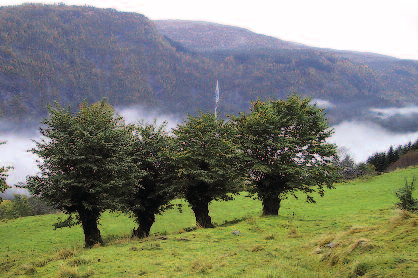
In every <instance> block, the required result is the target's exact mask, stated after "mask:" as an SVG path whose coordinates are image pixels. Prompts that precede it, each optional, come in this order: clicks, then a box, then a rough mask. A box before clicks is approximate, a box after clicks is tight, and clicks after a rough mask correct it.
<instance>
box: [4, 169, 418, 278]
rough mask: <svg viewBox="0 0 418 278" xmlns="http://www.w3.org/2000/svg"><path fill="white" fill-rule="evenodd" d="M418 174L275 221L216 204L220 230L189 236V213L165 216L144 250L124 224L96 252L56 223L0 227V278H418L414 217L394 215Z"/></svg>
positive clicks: (109, 229)
mask: <svg viewBox="0 0 418 278" xmlns="http://www.w3.org/2000/svg"><path fill="white" fill-rule="evenodd" d="M417 174H418V168H414V169H407V170H402V171H397V172H393V173H390V174H385V175H382V176H378V177H375V178H372V179H370V180H367V181H364V180H363V181H362V180H359V181H355V182H352V183H347V184H340V185H338V186H337V189H335V190H332V191H328V192H327V194H326V196H325V197H324V198H321V199H318V203H317V204H316V205H309V204H306V203H305V202H304V200H303V199H302V198H301V199H300V200H297V201H295V200H294V199H289V200H286V201H285V202H283V206H282V209H281V212H280V216H279V217H259V213H260V210H261V204H260V202H259V201H254V200H251V199H248V198H244V197H238V198H237V199H236V200H235V201H233V202H226V203H223V202H220V203H215V204H213V205H212V206H211V214H212V215H213V219H214V222H215V223H217V224H218V227H217V228H216V229H208V230H193V229H189V228H190V227H193V223H194V220H193V215H192V213H191V211H190V210H189V209H185V211H184V212H183V214H179V213H178V212H177V211H169V212H167V213H165V214H164V215H163V216H160V217H159V218H158V219H157V222H156V223H155V225H154V227H153V229H152V232H153V233H154V234H155V235H154V236H152V237H151V238H149V239H146V240H132V239H130V238H129V233H130V231H131V230H132V228H133V227H134V226H135V225H134V223H133V222H132V221H131V220H130V219H129V218H127V217H126V216H117V215H115V214H106V215H104V216H103V217H102V221H101V222H102V226H101V231H102V234H103V236H104V239H105V241H106V242H107V244H106V245H105V246H104V247H100V246H98V247H95V248H92V249H83V248H82V243H83V235H82V231H81V228H80V227H76V228H71V229H61V230H57V231H53V230H52V226H51V225H52V223H53V222H54V221H55V219H56V217H57V216H56V215H47V216H37V217H27V218H21V219H17V220H14V221H9V222H0V241H1V246H0V258H1V259H0V276H1V277H8V276H17V275H25V274H26V275H32V276H34V277H77V275H79V276H80V277H87V276H92V277H136V276H140V275H144V276H148V277H185V276H216V277H235V276H236V277H238V276H240V277H241V276H244V277H245V276H248V277H356V276H363V277H402V276H403V277H418V250H417V248H416V244H417V241H418V229H417V222H418V216H417V215H405V214H402V213H401V212H400V211H398V210H395V209H394V207H393V204H394V203H395V201H396V199H395V197H394V194H393V191H394V188H396V187H398V186H399V185H402V184H403V182H404V177H409V178H411V177H412V176H413V175H417ZM190 230H191V231H190ZM233 231H239V232H236V233H237V234H234V233H233ZM330 246H332V247H330Z"/></svg>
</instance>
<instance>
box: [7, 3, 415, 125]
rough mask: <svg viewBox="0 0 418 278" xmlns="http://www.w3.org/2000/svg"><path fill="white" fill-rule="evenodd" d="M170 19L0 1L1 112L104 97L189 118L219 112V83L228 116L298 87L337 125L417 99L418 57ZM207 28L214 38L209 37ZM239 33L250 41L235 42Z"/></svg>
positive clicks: (34, 112)
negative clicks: (352, 49) (348, 49)
mask: <svg viewBox="0 0 418 278" xmlns="http://www.w3.org/2000/svg"><path fill="white" fill-rule="evenodd" d="M170 24H176V21H171V22H168V23H167V22H166V23H165V26H166V27H165V28H166V29H163V28H162V27H161V26H163V23H162V22H153V21H150V20H148V19H147V18H146V17H145V16H143V15H140V14H136V13H124V12H118V11H116V10H113V9H98V8H94V7H88V6H84V7H77V6H66V5H39V4H25V5H21V6H8V7H1V8H0V113H1V117H3V118H6V119H8V120H19V121H22V120H25V119H27V118H35V119H39V117H42V116H45V115H46V105H47V103H51V102H52V101H54V100H57V101H59V102H60V103H61V104H63V105H68V104H71V105H72V106H73V107H76V106H78V105H79V103H80V102H81V101H82V100H83V99H86V100H87V101H88V102H90V103H91V102H94V101H97V100H99V99H101V98H103V97H107V98H108V100H109V101H110V103H111V104H112V105H115V106H125V105H132V104H136V105H141V106H143V107H147V108H149V109H155V110H157V111H158V110H160V111H164V112H166V113H171V114H178V115H182V116H183V115H184V113H185V112H196V111H198V110H203V111H212V110H213V108H214V104H215V103H214V102H215V100H214V90H215V85H216V80H219V84H220V89H221V102H220V111H221V112H222V113H224V114H225V113H236V112H240V111H247V110H248V108H249V102H250V100H254V99H257V98H261V99H265V98H285V97H286V96H287V95H288V94H289V93H290V92H291V91H292V90H293V89H295V90H296V91H297V92H298V93H299V94H302V95H305V96H311V97H314V98H318V99H322V100H326V101H329V102H331V103H332V104H334V105H336V107H337V108H338V109H329V110H328V116H329V119H330V121H331V123H336V122H338V121H341V120H344V119H347V118H353V117H364V116H366V115H367V113H368V109H369V108H370V107H389V106H402V105H404V104H407V103H408V104H411V103H416V102H417V92H418V61H406V60H399V59H394V58H390V57H384V56H379V55H372V54H361V53H349V52H336V51H331V50H325V49H318V48H310V47H306V46H303V45H297V44H293V43H288V42H284V41H280V40H277V39H274V38H271V37H267V36H262V35H257V36H255V35H254V34H253V33H251V32H249V31H246V30H244V29H240V30H239V32H238V31H236V32H235V33H234V32H232V31H231V30H233V28H235V27H229V26H222V25H215V26H217V27H216V28H217V29H211V28H212V27H211V25H210V24H206V25H205V26H206V27H205V28H207V29H208V30H209V31H207V32H206V33H205V32H200V31H199V29H196V30H195V31H194V32H191V31H190V28H189V27H188V28H189V29H187V28H186V29H184V28H183V29H182V28H181V26H176V25H172V28H171V29H170V30H171V31H170V32H171V33H170V32H169V31H167V30H169V29H167V28H168V27H167V26H169V25H170ZM183 25H184V24H183ZM197 26H199V25H197ZM193 28H197V27H193ZM228 28H229V29H228ZM231 28H232V29H231ZM173 30H177V31H176V32H174V31H173ZM184 30H189V32H185V31H184ZM222 30H224V31H222ZM208 32H210V33H211V36H210V38H211V39H210V40H208V39H206V40H204V39H202V37H201V36H202V34H203V35H204V34H208ZM237 32H238V33H237ZM173 34H175V35H176V36H174V35H173ZM185 34H189V36H186V35H185ZM240 34H241V35H240ZM181 36H183V39H180V37H181ZM239 36H241V37H244V38H245V40H242V42H241V43H240V44H236V43H235V44H234V43H232V41H237V40H236V38H239ZM231 37H232V38H234V40H231ZM192 41H195V42H199V43H200V46H196V45H193V44H192V43H191V42H192ZM255 42H256V43H255ZM202 45H206V46H205V47H204V46H202ZM222 45H223V47H221V46H222Z"/></svg>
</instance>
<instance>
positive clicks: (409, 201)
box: [395, 176, 418, 212]
mask: <svg viewBox="0 0 418 278" xmlns="http://www.w3.org/2000/svg"><path fill="white" fill-rule="evenodd" d="M415 183H416V177H415V176H414V177H413V178H412V181H411V183H410V184H408V180H407V179H406V178H405V185H404V186H401V187H399V188H397V189H396V191H395V196H396V197H397V198H398V200H399V202H397V203H396V206H397V207H398V208H400V209H402V210H405V211H412V212H414V211H418V200H417V199H415V198H414V197H413V193H414V190H415Z"/></svg>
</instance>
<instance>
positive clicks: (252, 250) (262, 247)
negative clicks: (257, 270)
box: [250, 244, 264, 252]
mask: <svg viewBox="0 0 418 278" xmlns="http://www.w3.org/2000/svg"><path fill="white" fill-rule="evenodd" d="M261 250H264V246H263V245H260V244H257V245H254V246H253V247H251V250H250V251H251V252H259V251H261Z"/></svg>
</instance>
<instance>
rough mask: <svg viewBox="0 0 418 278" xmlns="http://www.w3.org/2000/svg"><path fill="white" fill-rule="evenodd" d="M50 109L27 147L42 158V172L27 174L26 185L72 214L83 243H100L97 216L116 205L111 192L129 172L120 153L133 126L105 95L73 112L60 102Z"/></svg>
mask: <svg viewBox="0 0 418 278" xmlns="http://www.w3.org/2000/svg"><path fill="white" fill-rule="evenodd" d="M48 108H49V113H50V115H49V118H47V119H45V120H44V121H43V126H42V127H41V128H40V132H41V134H42V135H43V136H44V139H42V140H41V141H40V142H36V147H35V148H34V149H32V150H31V151H32V152H33V153H34V154H36V155H38V156H39V158H40V159H41V160H40V161H38V166H39V169H40V174H39V175H37V176H33V177H29V178H28V181H27V188H28V189H29V190H30V191H31V192H32V193H33V194H35V195H39V196H40V197H41V198H42V199H44V200H45V201H47V202H48V203H49V204H50V205H52V206H53V207H54V208H56V209H60V210H62V211H64V212H65V213H68V214H71V213H76V214H77V218H78V220H79V221H80V222H81V224H82V227H83V231H84V235H85V244H86V246H92V245H94V244H96V243H101V242H102V238H101V235H100V231H99V229H98V227H97V221H98V219H99V217H100V214H101V213H102V212H103V211H104V210H106V209H109V208H113V207H114V202H112V198H110V197H111V196H112V195H113V192H117V191H118V190H119V188H120V187H122V185H123V179H124V175H125V174H126V173H127V172H128V171H129V169H128V168H127V167H126V164H125V163H124V159H125V156H124V155H123V153H124V150H125V149H126V145H127V142H129V140H130V139H131V136H132V130H131V129H130V128H129V127H127V126H125V124H124V122H123V120H122V118H121V117H116V116H115V113H114V110H113V108H112V107H111V106H110V105H108V104H107V103H106V101H105V100H103V101H101V102H98V103H95V104H92V105H90V106H89V105H88V104H87V103H86V102H84V103H83V104H82V105H81V106H80V109H79V111H78V112H77V113H76V114H73V113H72V112H71V109H70V108H69V107H67V108H62V107H60V106H59V105H58V104H56V108H53V107H52V106H49V107H48Z"/></svg>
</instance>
